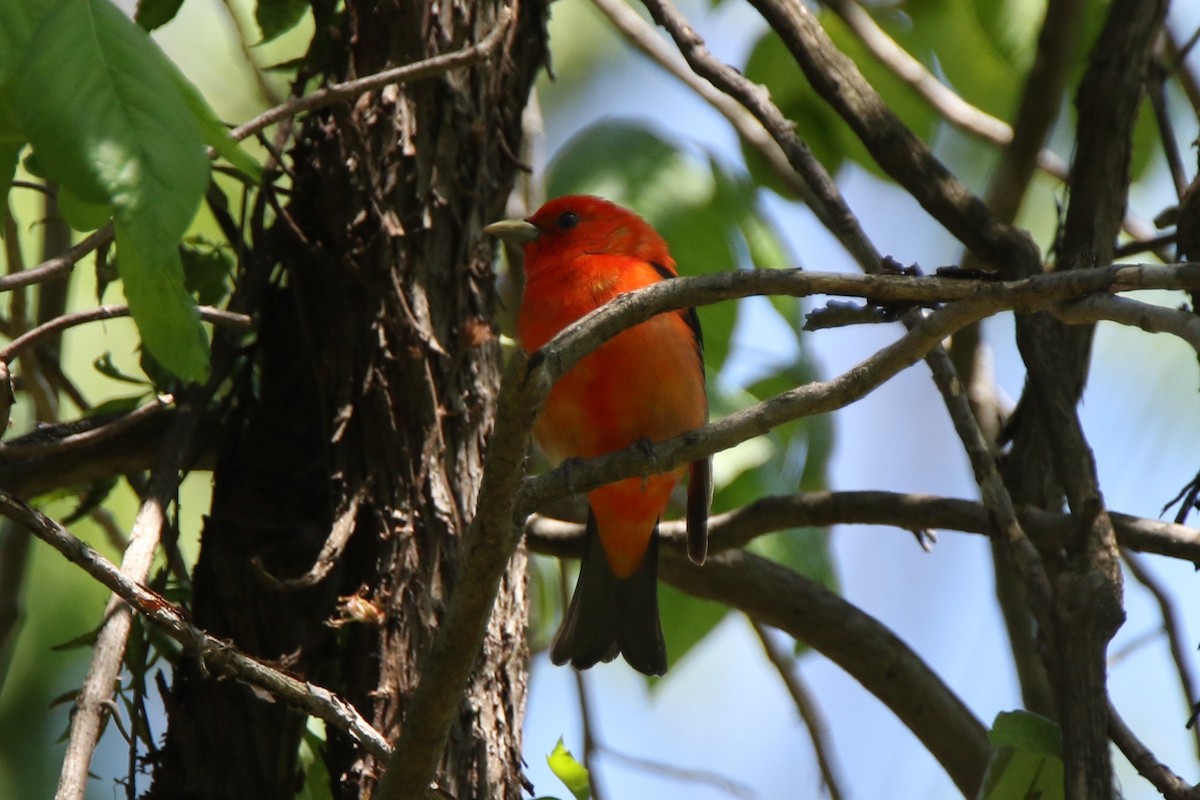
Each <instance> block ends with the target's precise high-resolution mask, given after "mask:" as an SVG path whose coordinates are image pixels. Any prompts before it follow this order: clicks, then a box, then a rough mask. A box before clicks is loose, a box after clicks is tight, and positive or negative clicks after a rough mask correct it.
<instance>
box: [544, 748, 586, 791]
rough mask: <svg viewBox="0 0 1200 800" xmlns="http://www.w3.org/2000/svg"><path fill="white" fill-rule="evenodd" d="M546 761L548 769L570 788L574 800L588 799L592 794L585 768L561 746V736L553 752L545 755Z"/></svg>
mask: <svg viewBox="0 0 1200 800" xmlns="http://www.w3.org/2000/svg"><path fill="white" fill-rule="evenodd" d="M546 763H547V764H549V765H550V771H551V772H553V773H554V774H555V776H556V777H557V778H558V779H559V780H560V781H562V782H563V784H565V785H566V787H567V789H569V790H570V792H571V794H572V795H573V796H574V797H575V800H588V798H590V797H591V796H592V789H591V784H590V783H589V782H588V771H587V769H586V768H585V767H584V766H583V764H580V763H579V762H578V761H576V760H575V756H573V755H571V751H570V750H568V749H567V748H566V747H564V746H563V741H562V739H561V738H560V739H559V740H558V744H556V745H554V750H553V752H551V753H550V755H548V756H546Z"/></svg>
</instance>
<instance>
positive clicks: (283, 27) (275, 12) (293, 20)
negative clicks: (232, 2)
mask: <svg viewBox="0 0 1200 800" xmlns="http://www.w3.org/2000/svg"><path fill="white" fill-rule="evenodd" d="M309 7H310V4H309V3H308V2H307V0H258V5H256V6H255V7H254V19H255V20H256V21H257V22H258V29H259V30H260V31H262V41H261V42H259V44H264V43H266V42H269V41H271V40H272V39H274V38H276V37H277V36H280V35H282V34H285V33H287V32H288V31H290V30H291V29H292V28H294V27H296V25H298V24H299V23H300V20H301V19H303V18H304V14H305V12H306V11H308V9H309Z"/></svg>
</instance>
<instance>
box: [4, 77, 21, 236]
mask: <svg viewBox="0 0 1200 800" xmlns="http://www.w3.org/2000/svg"><path fill="white" fill-rule="evenodd" d="M24 146H25V135H24V134H23V133H21V131H20V130H19V129H18V128H17V121H16V117H15V115H13V113H12V111H11V109H9V107H8V103H7V102H5V100H4V96H3V95H2V94H0V217H2V216H4V215H5V214H6V213H7V212H8V193H9V190H10V187H11V186H12V181H13V177H14V176H15V175H16V174H17V164H18V163H20V158H21V148H23V147H24ZM3 237H4V226H3V225H0V238H3Z"/></svg>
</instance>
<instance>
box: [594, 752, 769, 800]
mask: <svg viewBox="0 0 1200 800" xmlns="http://www.w3.org/2000/svg"><path fill="white" fill-rule="evenodd" d="M600 750H601V751H602V752H603V753H604V757H605V758H609V759H612V760H613V761H620V762H621V763H622V764H624V765H625V766H627V767H631V768H633V769H636V770H639V771H641V772H645V773H648V774H651V775H658V776H660V777H664V778H669V779H671V780H674V781H679V782H680V783H699V784H704V785H706V786H711V787H713V788H715V789H719V790H720V791H722V792H725V793H726V794H729V795H732V796H733V797H740V798H744V800H750V799H751V798H753V797H754V790H753V789H751V788H750V787H749V786H747V785H745V784H743V783H738V782H737V781H734V780H732V779H730V778H727V777H725V776H724V775H719V774H717V773H715V772H711V771H709V770H706V769H690V768H687V767H676V766H673V765H671V764H664V763H662V762H661V761H653V760H651V759H648V758H640V757H638V756H635V755H630V754H629V753H623V752H621V751H620V750H614V749H613V748H611V747H608V746H603V747H601V748H600Z"/></svg>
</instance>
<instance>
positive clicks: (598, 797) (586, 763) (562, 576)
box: [558, 561, 604, 800]
mask: <svg viewBox="0 0 1200 800" xmlns="http://www.w3.org/2000/svg"><path fill="white" fill-rule="evenodd" d="M558 571H559V582H558V585H559V587H560V589H561V590H562V594H563V597H562V598H561V599H560V602H561V603H562V607H563V608H566V607H567V603H568V601H569V600H570V598H569V597H567V596H566V592H567V576H566V564H565V563H563V562H561V561H560V562H559V564H558ZM571 672H572V673H574V675H573V677H574V678H575V697H576V699H577V700H578V701H579V721H580V725H581V726H582V727H583V767H584V769H586V770H587V771H588V778H589V781H588V782H589V783H590V785H591V790H592V798H593V800H604V790H603V789H602V788H601V786H600V773H599V771H598V770H597V769H596V750H597V749H598V742H597V739H596V728H595V717H594V715H593V714H592V704H591V702H590V700H589V698H588V693H587V678H585V677H584V674H583V671H582V670H578V669H573V670H571Z"/></svg>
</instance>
